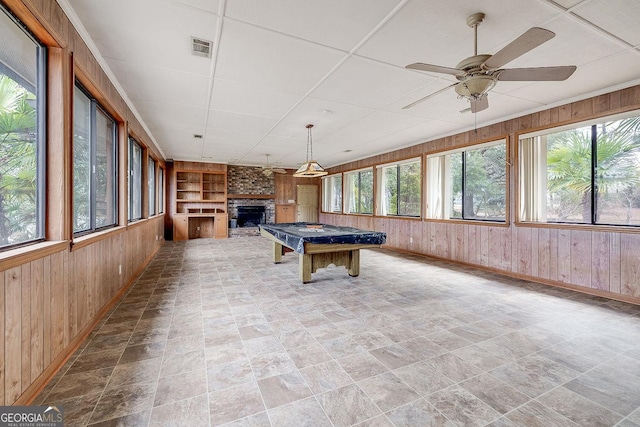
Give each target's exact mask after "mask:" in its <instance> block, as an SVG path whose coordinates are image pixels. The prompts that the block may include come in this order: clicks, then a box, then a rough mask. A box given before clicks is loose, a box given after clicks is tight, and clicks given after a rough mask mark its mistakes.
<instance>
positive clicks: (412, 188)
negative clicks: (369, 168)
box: [377, 159, 422, 217]
mask: <svg viewBox="0 0 640 427" xmlns="http://www.w3.org/2000/svg"><path fill="white" fill-rule="evenodd" d="M377 169H378V205H377V206H378V209H377V210H378V212H377V213H378V215H395V216H416V217H419V216H420V208H421V205H420V200H421V198H420V193H421V190H420V189H421V186H420V183H421V181H422V180H421V179H420V176H421V174H420V159H412V160H407V161H403V162H398V163H393V164H387V165H381V166H378V168H377Z"/></svg>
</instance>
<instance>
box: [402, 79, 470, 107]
mask: <svg viewBox="0 0 640 427" xmlns="http://www.w3.org/2000/svg"><path fill="white" fill-rule="evenodd" d="M457 84H458V83H454V84H452V85H449V86H447V87H444V88H442V89H440V90H438V91H436V92H433V93H430V94H429V95H427V96H425V97H424V98H420V99H418V100H417V101H413V102H412V103H411V104H409V105H405V106H404V107H402V109H403V110H406V109H407V108H411V107H414V106H416V105H418V104H420V103H421V102H422V101H426V100H427V99H429V98H431V97H433V96H436V95H438V94H439V93H442V92H444V91H445V90H447V89H449V88H450V87H453V86H455V85H457Z"/></svg>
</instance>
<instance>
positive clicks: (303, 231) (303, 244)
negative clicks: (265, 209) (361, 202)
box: [260, 222, 387, 283]
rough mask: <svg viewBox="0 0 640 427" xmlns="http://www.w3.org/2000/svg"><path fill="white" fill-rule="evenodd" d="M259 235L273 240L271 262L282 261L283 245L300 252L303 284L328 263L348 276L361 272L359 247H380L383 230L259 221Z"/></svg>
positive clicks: (300, 272)
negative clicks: (260, 222)
mask: <svg viewBox="0 0 640 427" xmlns="http://www.w3.org/2000/svg"><path fill="white" fill-rule="evenodd" d="M260 235H262V236H263V237H266V238H268V239H271V240H272V241H273V262H274V263H276V264H279V263H280V262H282V255H283V253H284V250H285V249H284V248H285V247H286V248H289V249H291V250H293V251H295V252H297V253H298V254H299V255H298V257H299V268H298V269H299V274H300V280H301V281H302V283H308V282H310V281H311V273H315V272H316V271H317V270H318V269H319V268H324V267H327V266H328V265H329V264H334V265H336V266H339V265H341V266H344V267H346V269H347V270H348V271H349V276H353V277H355V276H358V275H359V274H360V249H366V248H379V247H380V245H382V244H383V243H384V242H385V241H386V239H387V235H386V233H380V232H377V231H367V230H360V229H358V228H352V227H339V226H335V225H325V224H317V223H307V222H293V223H286V224H261V225H260Z"/></svg>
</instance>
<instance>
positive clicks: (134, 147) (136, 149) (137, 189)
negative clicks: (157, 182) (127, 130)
mask: <svg viewBox="0 0 640 427" xmlns="http://www.w3.org/2000/svg"><path fill="white" fill-rule="evenodd" d="M141 218H142V147H141V146H140V145H139V144H138V143H137V142H136V140H135V139H133V138H129V221H137V220H139V219H141Z"/></svg>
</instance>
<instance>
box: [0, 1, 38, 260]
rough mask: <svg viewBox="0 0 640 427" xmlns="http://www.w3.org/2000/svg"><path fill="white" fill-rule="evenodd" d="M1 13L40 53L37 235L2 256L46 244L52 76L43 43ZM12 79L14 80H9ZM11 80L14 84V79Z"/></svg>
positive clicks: (6, 11) (3, 10)
mask: <svg viewBox="0 0 640 427" xmlns="http://www.w3.org/2000/svg"><path fill="white" fill-rule="evenodd" d="M0 13H1V14H4V15H5V16H6V17H7V18H8V19H9V20H10V21H12V22H13V23H14V24H15V25H16V27H17V28H18V29H20V30H21V31H22V32H23V33H24V35H25V36H26V37H27V38H28V39H30V40H31V41H32V42H33V44H34V46H35V49H36V52H35V53H36V64H35V67H36V69H35V74H36V75H35V85H36V86H35V87H34V92H35V93H34V94H35V96H36V104H35V112H36V119H35V131H36V141H35V144H36V145H35V163H36V164H35V169H36V170H35V180H36V188H35V192H34V193H35V199H36V201H35V209H34V215H35V224H34V225H35V235H34V237H33V238H31V239H28V240H23V241H20V242H16V243H12V244H7V245H4V246H0V252H5V251H9V250H12V249H17V248H21V247H24V246H29V245H33V244H36V243H41V242H44V241H45V240H46V233H47V230H46V213H47V211H46V204H47V200H46V199H47V185H48V183H47V114H48V113H47V106H48V105H47V97H48V92H49V91H48V87H47V78H48V77H47V76H48V71H49V70H48V55H47V46H46V45H45V44H44V43H42V42H41V41H40V40H39V39H38V38H37V37H36V36H35V35H34V34H33V33H32V32H31V31H30V30H29V29H28V28H27V27H26V26H25V25H23V24H22V23H21V22H20V20H18V19H17V18H16V17H15V16H14V15H13V13H11V11H10V10H9V9H8V8H6V7H5V6H4V5H3V4H2V3H1V2H0ZM9 78H11V77H9ZM11 80H13V81H16V80H14V79H13V78H11ZM16 83H17V84H19V85H20V86H22V87H24V86H23V84H22V83H21V82H17V81H16Z"/></svg>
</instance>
